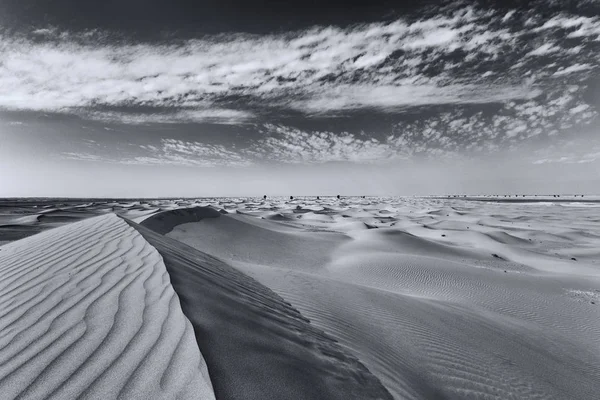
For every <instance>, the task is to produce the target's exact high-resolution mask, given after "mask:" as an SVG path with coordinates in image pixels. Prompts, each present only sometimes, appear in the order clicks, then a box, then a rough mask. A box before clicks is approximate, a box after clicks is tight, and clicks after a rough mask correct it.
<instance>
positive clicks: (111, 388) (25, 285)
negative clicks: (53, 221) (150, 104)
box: [0, 214, 215, 400]
mask: <svg viewBox="0 0 600 400" xmlns="http://www.w3.org/2000/svg"><path fill="white" fill-rule="evenodd" d="M0 397H1V398H2V399H15V398H21V399H75V398H79V399H117V398H119V399H145V400H146V399H175V398H178V399H207V400H210V399H214V398H215V397H214V392H213V389H212V386H211V383H210V380H209V377H208V371H207V368H206V363H205V362H204V359H203V357H202V355H201V354H200V351H199V349H198V346H197V345H196V342H195V337H194V331H193V328H192V325H191V324H190V322H189V320H187V319H186V317H185V316H184V314H183V313H182V311H181V308H180V305H179V299H178V297H177V295H176V294H175V292H174V290H173V287H172V286H171V284H170V280H169V275H168V274H167V271H166V269H165V265H164V264H163V262H162V258H161V257H160V255H159V254H158V252H157V251H156V250H155V249H154V248H153V247H152V246H150V245H149V244H148V242H146V241H145V240H144V239H143V237H142V236H141V235H139V234H138V233H137V231H136V230H135V229H133V228H131V227H130V226H129V225H127V224H126V223H125V221H123V220H122V219H120V218H119V217H117V216H116V215H114V214H107V215H104V216H100V217H95V218H91V219H88V220H85V221H80V222H76V223H72V224H70V225H67V226H63V227H60V228H56V229H52V230H48V231H45V232H43V233H40V234H38V235H35V236H31V237H28V238H26V239H22V240H19V241H16V242H12V243H9V244H7V245H4V246H3V247H2V248H1V249H0Z"/></svg>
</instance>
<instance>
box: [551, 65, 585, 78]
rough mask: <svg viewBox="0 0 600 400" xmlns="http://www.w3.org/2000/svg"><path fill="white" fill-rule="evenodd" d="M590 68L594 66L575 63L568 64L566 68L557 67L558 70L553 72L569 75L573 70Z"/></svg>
mask: <svg viewBox="0 0 600 400" xmlns="http://www.w3.org/2000/svg"><path fill="white" fill-rule="evenodd" d="M592 68H594V67H593V66H591V65H589V64H575V65H570V66H568V67H566V68H561V69H559V70H558V71H556V72H555V73H554V75H555V76H561V75H569V74H572V73H575V72H581V71H587V70H589V69H592Z"/></svg>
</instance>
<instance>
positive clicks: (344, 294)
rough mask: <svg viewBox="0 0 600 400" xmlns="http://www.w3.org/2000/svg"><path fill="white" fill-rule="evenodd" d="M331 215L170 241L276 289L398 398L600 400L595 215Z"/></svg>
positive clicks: (311, 214)
mask: <svg viewBox="0 0 600 400" xmlns="http://www.w3.org/2000/svg"><path fill="white" fill-rule="evenodd" d="M471 204H473V205H471ZM333 207H335V205H332V206H331V207H328V206H324V207H322V208H321V209H318V208H317V207H314V206H313V207H311V209H309V208H308V207H302V205H301V206H300V207H299V208H298V207H297V206H296V207H289V208H288V209H287V210H286V209H283V210H282V209H281V208H279V209H278V210H269V211H267V210H256V211H249V212H244V211H241V212H236V213H234V214H226V215H221V216H220V217H216V218H210V219H203V220H201V221H199V222H191V223H187V224H182V225H179V226H176V227H174V228H173V229H172V230H171V231H170V232H169V233H167V236H169V237H171V238H174V239H177V240H179V241H181V242H184V243H187V244H188V245H190V246H192V247H195V248H197V249H199V250H201V251H203V252H206V253H209V254H211V255H214V256H216V257H219V258H220V259H222V260H224V261H225V262H228V263H230V264H231V265H233V266H235V267H236V268H238V269H239V270H241V271H244V272H246V273H247V274H248V275H250V276H252V277H254V278H255V279H257V280H258V281H259V282H261V283H263V284H264V285H265V286H268V287H269V288H271V289H273V290H274V291H275V292H276V293H278V294H279V295H280V296H281V297H282V298H284V299H285V300H286V301H288V302H290V303H291V304H292V306H294V307H295V308H297V309H298V310H299V311H300V312H301V313H302V315H304V316H305V317H307V318H308V319H309V320H310V321H311V323H312V324H313V325H315V326H316V327H318V328H321V329H322V330H323V331H325V332H326V333H328V334H330V335H332V336H333V337H335V338H336V339H337V340H339V341H340V343H342V344H343V345H344V346H346V347H347V348H348V349H349V350H351V352H352V353H353V354H355V355H356V356H357V357H358V359H359V360H361V361H362V362H364V364H365V365H366V366H367V367H368V368H369V370H370V371H372V372H373V373H374V374H375V375H376V376H377V377H378V378H379V379H381V381H382V382H383V384H384V385H385V386H386V387H387V388H388V389H389V390H390V392H391V393H392V394H393V395H394V397H395V398H397V399H404V398H408V399H433V398H440V399H464V398H478V399H479V398H485V399H492V398H493V399H595V398H597V393H598V392H599V390H600V318H599V317H600V312H599V311H600V309H599V308H598V305H597V303H598V299H600V280H599V278H598V276H599V275H600V268H599V267H598V264H597V262H598V258H597V255H598V252H597V249H598V248H600V246H599V245H600V241H599V239H600V236H598V232H597V231H595V230H594V229H592V228H593V227H594V226H595V225H594V223H595V222H596V221H595V220H594V218H597V216H596V217H594V215H595V213H593V212H590V211H594V210H592V209H589V208H585V209H584V208H573V209H566V208H564V207H560V206H556V207H560V208H558V209H556V210H550V209H548V207H546V206H543V205H540V206H535V207H532V206H530V205H527V206H523V205H516V206H514V205H508V206H507V205H504V204H496V205H485V206H481V205H480V204H479V203H477V204H474V203H470V204H469V205H467V206H466V207H451V206H443V205H442V206H438V207H427V208H425V209H419V207H418V205H417V204H414V205H411V204H410V203H409V204H404V205H402V207H398V206H391V205H390V206H385V205H383V206H382V205H381V204H378V205H376V206H374V205H371V204H368V203H365V204H364V205H360V204H358V205H356V204H355V205H345V206H342V207H340V205H337V208H338V209H337V210H336V209H334V208H333ZM482 207H485V208H482ZM506 207H510V208H509V209H506ZM514 207H522V208H516V209H515V208H514ZM328 208H329V209H328ZM503 208H504V209H503ZM573 210H574V211H573ZM197 212H198V211H195V212H194V213H197ZM167 214H168V213H167ZM565 215H569V216H571V220H569V221H567V220H566V218H565ZM257 217H258V218H257ZM152 218H153V217H150V219H152ZM162 218H166V216H164V215H163V217H162ZM179 218H180V217H179ZM572 255H577V257H572ZM571 258H575V260H572V259H571Z"/></svg>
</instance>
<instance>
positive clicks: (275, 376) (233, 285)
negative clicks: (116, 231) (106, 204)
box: [129, 210, 392, 400]
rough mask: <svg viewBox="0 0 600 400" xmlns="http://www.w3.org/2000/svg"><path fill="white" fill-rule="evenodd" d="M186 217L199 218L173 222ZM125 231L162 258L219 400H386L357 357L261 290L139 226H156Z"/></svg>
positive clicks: (153, 223) (232, 270) (245, 278)
mask: <svg viewBox="0 0 600 400" xmlns="http://www.w3.org/2000/svg"><path fill="white" fill-rule="evenodd" d="M169 213H170V212H167V213H166V214H167V215H166V216H163V220H169V215H168V214H169ZM185 213H189V214H190V216H191V218H195V215H197V211H194V210H180V211H179V212H178V213H177V215H179V216H181V215H182V214H185ZM151 218H153V217H151ZM129 224H130V225H132V226H134V227H135V228H136V229H137V230H138V231H139V232H140V233H141V234H142V236H143V237H144V238H145V239H146V240H147V241H148V242H149V243H150V244H152V245H153V246H154V247H155V248H156V249H157V250H158V251H159V252H160V254H161V255H162V257H163V259H164V261H165V265H166V267H167V270H168V271H169V274H170V277H171V281H172V283H173V287H174V288H175V290H176V291H177V293H178V296H179V298H180V299H181V305H182V309H183V311H184V313H185V314H186V316H187V317H188V318H189V319H190V321H191V322H192V324H193V325H194V329H195V332H196V339H197V342H198V345H199V347H200V350H201V352H202V354H203V355H204V357H205V359H206V361H207V364H208V368H209V371H210V376H211V380H212V384H213V387H214V390H215V394H216V396H217V398H218V399H244V400H252V399H256V400H271V399H272V400H285V399H289V400H302V399H306V400H319V399H323V400H335V399H340V400H342V399H365V400H366V399H382V400H384V399H392V396H391V395H390V393H389V392H388V391H387V390H386V389H385V387H384V386H383V385H382V384H381V382H380V381H379V380H378V379H377V378H376V377H375V376H374V375H373V374H371V373H370V371H369V370H368V369H367V368H366V367H365V366H364V365H363V364H362V363H361V362H360V361H359V360H358V359H357V358H355V357H354V356H353V355H352V354H351V353H349V352H348V351H347V350H346V349H344V348H343V347H341V346H340V345H338V344H337V343H336V341H335V340H333V339H332V338H331V337H330V336H328V335H327V334H325V333H324V332H323V331H322V330H320V329H317V328H315V327H314V326H312V325H311V324H310V323H309V321H308V320H307V319H306V318H305V317H303V316H302V315H301V314H300V313H299V312H298V311H297V310H295V309H294V308H292V307H291V306H290V304H289V303H287V302H286V301H284V300H283V299H282V298H281V297H280V296H278V295H276V294H275V293H274V292H273V291H272V290H270V289H269V288H267V287H266V286H264V285H262V284H260V283H259V282H258V281H256V280H254V279H252V278H250V277H249V276H247V275H246V274H244V273H242V272H240V271H238V270H237V269H235V268H232V267H231V266H229V265H227V264H226V263H224V262H223V261H221V260H219V259H217V258H214V257H212V256H210V255H208V254H206V253H203V252H200V251H198V250H196V249H193V248H192V247H190V246H187V245H186V244H184V243H181V242H179V241H176V240H173V239H171V238H168V237H166V236H162V235H160V234H158V233H156V232H153V231H152V230H150V229H148V228H147V227H145V226H144V225H146V224H147V225H149V226H156V221H152V220H145V221H144V222H142V224H141V225H137V224H135V223H133V222H131V221H129Z"/></svg>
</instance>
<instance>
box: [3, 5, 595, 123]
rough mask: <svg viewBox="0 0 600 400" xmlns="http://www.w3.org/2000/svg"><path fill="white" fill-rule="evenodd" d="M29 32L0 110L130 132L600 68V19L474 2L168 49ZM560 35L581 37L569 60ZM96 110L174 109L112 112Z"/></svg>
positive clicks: (451, 100)
mask: <svg viewBox="0 0 600 400" xmlns="http://www.w3.org/2000/svg"><path fill="white" fill-rule="evenodd" d="M34 33H35V36H37V37H38V40H32V39H30V38H27V37H23V36H15V35H9V34H8V33H6V32H5V33H2V34H0V42H1V43H0V58H1V59H2V62H1V63H0V87H2V88H3V90H2V92H1V93H0V108H2V109H6V110H33V111H53V112H70V113H79V114H81V115H84V116H87V117H91V118H96V119H104V120H110V119H111V118H112V119H115V120H118V121H121V122H124V123H133V124H139V123H142V122H143V121H144V120H145V121H147V122H150V123H152V122H161V123H173V122H190V121H191V122H215V123H234V124H235V123H244V122H246V121H248V120H250V119H253V118H255V117H256V116H255V113H254V112H253V111H251V110H250V108H249V104H259V105H260V107H262V108H265V109H268V108H270V107H272V108H278V109H280V108H282V107H283V108H289V109H290V110H295V111H300V112H302V113H305V114H308V115H314V114H327V113H335V112H345V111H348V110H356V109H365V108H375V109H379V110H382V111H384V112H391V111H397V110H399V109H402V108H406V107H414V106H423V105H436V104H454V105H460V104H472V103H492V102H509V101H511V100H529V99H531V98H532V97H535V96H538V95H540V94H542V93H544V92H545V90H546V88H547V87H548V86H552V85H554V84H556V82H558V81H557V80H559V79H560V80H562V79H566V78H568V79H571V80H572V81H571V84H573V83H577V82H581V81H583V80H585V79H587V78H589V77H590V76H591V75H592V74H595V73H596V72H597V70H598V68H597V67H596V66H595V65H597V63H598V61H600V59H599V57H598V52H597V50H598V47H597V46H596V44H595V42H596V41H598V40H599V38H600V18H597V17H595V18H584V17H579V16H572V15H565V14H560V15H556V16H554V17H553V18H551V19H549V20H547V21H543V20H540V21H537V20H535V19H534V20H532V19H527V20H523V18H521V19H518V18H517V16H516V15H513V14H510V13H509V14H506V13H500V12H496V11H493V10H480V9H476V8H472V7H464V8H460V9H456V10H454V11H453V12H452V13H450V14H449V15H446V16H443V15H436V16H432V17H428V18H423V19H421V20H417V21H412V22H409V21H407V20H402V19H401V20H397V21H394V22H385V23H371V24H363V25H355V26H352V27H349V28H344V29H342V28H337V27H316V28H313V29H310V30H307V31H299V32H289V33H286V34H277V35H244V34H228V35H216V36H207V37H205V38H202V39H192V40H186V41H183V42H178V43H175V42H173V43H168V42H167V43H162V44H142V43H127V42H122V41H113V40H112V39H111V38H110V36H109V35H108V36H106V35H105V34H103V33H97V32H90V33H89V34H88V35H87V37H83V38H76V37H73V35H70V34H69V33H68V32H57V31H55V30H52V29H45V28H39V29H37V30H36V31H35V32H34ZM102 35H105V36H102ZM531 35H536V37H537V39H536V40H531ZM561 35H562V36H561ZM561 38H562V39H561ZM100 39H102V40H100ZM568 39H569V40H579V42H580V45H579V49H578V51H577V52H576V53H574V52H572V48H573V46H572V43H568V42H567V40H568ZM566 56H568V57H569V58H568V59H569V62H570V65H568V66H566V65H563V64H561V60H563V59H564V58H565V57H566ZM540 58H543V60H542V61H540ZM504 65H506V67H504ZM498 67H500V68H502V70H495V68H498ZM497 72H500V73H497ZM573 80H574V81H573ZM104 106H111V107H122V108H123V109H127V108H129V107H137V106H144V107H155V108H157V109H163V110H164V109H167V110H170V111H169V112H167V113H162V114H161V113H152V114H149V115H145V114H135V113H133V114H132V113H131V112H129V113H122V114H119V113H115V112H105V111H102V107H104Z"/></svg>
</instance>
